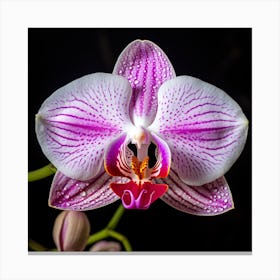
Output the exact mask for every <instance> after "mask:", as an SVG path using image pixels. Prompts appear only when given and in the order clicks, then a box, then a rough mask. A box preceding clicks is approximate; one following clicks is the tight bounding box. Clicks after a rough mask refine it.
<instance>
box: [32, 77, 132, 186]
mask: <svg viewBox="0 0 280 280" xmlns="http://www.w3.org/2000/svg"><path fill="white" fill-rule="evenodd" d="M130 97H131V87H130V85H129V83H128V82H127V80H126V79H124V78H123V77H120V76H116V75H112V74H104V73H96V74H92V75H87V76H84V77H82V78H80V79H77V80H75V81H73V82H71V83H69V84H67V85H66V86H64V87H62V88H60V89H58V90H57V91H55V92H54V93H53V94H52V95H51V96H50V97H49V98H48V99H47V100H46V101H45V102H44V103H43V105H42V107H41V108H40V110H39V113H38V114H37V117H36V133H37V137H38V141H39V143H40V145H41V147H42V150H43V152H44V154H45V155H46V157H47V158H48V159H49V160H50V161H51V162H52V163H53V164H54V166H55V167H56V168H57V169H58V170H59V171H61V172H62V173H63V174H65V175H66V176H68V177H70V178H73V179H77V180H82V181H84V180H89V179H91V178H93V177H94V176H96V175H97V174H98V172H99V170H100V168H101V166H102V164H103V156H104V149H105V148H106V146H107V144H108V143H109V142H110V141H111V140H112V139H114V138H115V137H117V136H119V135H120V134H121V133H122V132H123V131H124V130H126V128H127V126H129V124H131V122H130V118H129V111H128V106H129V102H130Z"/></svg>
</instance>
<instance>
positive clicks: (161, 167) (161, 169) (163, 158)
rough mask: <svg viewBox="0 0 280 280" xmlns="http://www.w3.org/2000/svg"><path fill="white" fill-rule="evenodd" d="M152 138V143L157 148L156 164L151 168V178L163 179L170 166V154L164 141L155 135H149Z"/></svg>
mask: <svg viewBox="0 0 280 280" xmlns="http://www.w3.org/2000/svg"><path fill="white" fill-rule="evenodd" d="M151 134H152V137H153V140H152V141H153V142H154V143H155V145H156V146H157V148H156V158H157V162H156V164H155V166H154V167H153V168H152V170H153V171H152V174H151V177H152V178H163V177H166V176H168V173H169V170H170V164H171V152H170V149H169V147H168V145H167V144H166V142H165V141H164V140H162V139H161V138H160V137H158V136H157V135H156V134H155V133H151Z"/></svg>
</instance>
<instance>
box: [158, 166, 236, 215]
mask: <svg viewBox="0 0 280 280" xmlns="http://www.w3.org/2000/svg"><path fill="white" fill-rule="evenodd" d="M156 181H157V182H158V183H161V184H162V183H164V184H167V185H168V186H169V189H168V191H167V193H166V194H165V195H164V196H162V197H161V199H162V200H163V201H164V202H166V203H167V204H168V205H170V206H172V207H174V208H176V209H177V210H180V211H183V212H185V213H189V214H192V215H200V216H213V215H219V214H223V213H225V212H227V211H229V210H231V209H233V208H234V204H233V200H232V196H231V192H230V189H229V186H228V184H227V182H226V179H225V178H224V177H221V178H219V179H217V180H215V181H213V182H211V183H208V184H205V185H203V186H195V187H193V186H189V185H187V184H185V183H184V182H183V181H182V180H180V178H179V177H178V175H177V174H176V173H175V172H174V171H173V170H171V171H170V174H169V176H168V177H167V178H164V179H157V180H156Z"/></svg>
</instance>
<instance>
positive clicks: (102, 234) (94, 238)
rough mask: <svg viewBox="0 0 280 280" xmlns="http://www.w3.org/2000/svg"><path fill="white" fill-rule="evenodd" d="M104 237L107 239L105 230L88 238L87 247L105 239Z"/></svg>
mask: <svg viewBox="0 0 280 280" xmlns="http://www.w3.org/2000/svg"><path fill="white" fill-rule="evenodd" d="M106 237H108V232H107V229H102V230H100V231H98V232H96V233H94V234H92V235H91V236H90V237H89V239H88V242H87V245H91V244H93V243H95V242H97V241H99V240H102V239H105V238H106Z"/></svg>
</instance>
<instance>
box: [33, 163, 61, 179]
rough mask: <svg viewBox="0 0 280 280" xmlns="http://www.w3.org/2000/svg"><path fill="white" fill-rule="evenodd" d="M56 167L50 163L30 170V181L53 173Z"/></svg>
mask: <svg viewBox="0 0 280 280" xmlns="http://www.w3.org/2000/svg"><path fill="white" fill-rule="evenodd" d="M55 172H56V168H55V167H54V166H53V165H52V164H51V163H50V164H48V165H46V166H44V167H42V168H39V169H36V170H33V171H30V172H28V182H34V181H38V180H41V179H44V178H46V177H48V176H51V175H53V174H54V173H55Z"/></svg>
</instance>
